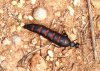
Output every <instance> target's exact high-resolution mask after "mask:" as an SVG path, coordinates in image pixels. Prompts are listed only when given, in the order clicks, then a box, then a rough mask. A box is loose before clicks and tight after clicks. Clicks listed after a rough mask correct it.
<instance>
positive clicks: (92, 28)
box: [87, 0, 98, 60]
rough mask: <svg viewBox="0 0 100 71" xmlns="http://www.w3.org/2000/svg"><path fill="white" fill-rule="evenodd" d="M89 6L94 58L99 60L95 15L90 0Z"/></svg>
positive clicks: (88, 1) (88, 0)
mask: <svg viewBox="0 0 100 71" xmlns="http://www.w3.org/2000/svg"><path fill="white" fill-rule="evenodd" d="M87 5H88V11H89V23H90V30H91V36H92V46H93V52H94V58H95V60H97V58H98V56H97V51H96V43H95V33H94V23H93V13H92V9H91V4H90V0H87Z"/></svg>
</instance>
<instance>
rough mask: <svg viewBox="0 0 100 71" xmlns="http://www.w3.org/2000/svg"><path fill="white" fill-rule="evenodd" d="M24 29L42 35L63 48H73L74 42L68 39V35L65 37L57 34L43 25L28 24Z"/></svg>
mask: <svg viewBox="0 0 100 71" xmlns="http://www.w3.org/2000/svg"><path fill="white" fill-rule="evenodd" d="M24 28H26V29H28V30H30V31H32V32H36V33H38V34H40V35H42V36H43V37H45V38H47V39H48V40H50V41H51V42H53V43H55V44H57V45H59V46H61V47H67V46H71V43H72V42H71V41H70V39H69V38H68V36H67V35H66V36H65V35H62V34H60V33H57V32H55V31H53V30H51V29H49V28H47V27H45V26H43V25H39V24H27V25H25V26H24ZM74 45H75V44H74ZM74 45H73V46H74Z"/></svg>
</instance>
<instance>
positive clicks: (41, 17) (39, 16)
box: [33, 7, 47, 21]
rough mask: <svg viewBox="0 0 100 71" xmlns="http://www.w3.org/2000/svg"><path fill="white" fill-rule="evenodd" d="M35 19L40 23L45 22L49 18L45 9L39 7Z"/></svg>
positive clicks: (35, 12)
mask: <svg viewBox="0 0 100 71" xmlns="http://www.w3.org/2000/svg"><path fill="white" fill-rule="evenodd" d="M33 17H34V18H35V19H36V20H39V21H41V20H44V19H45V18H46V17H47V10H46V9H45V8H43V7H39V8H37V9H35V10H34V13H33Z"/></svg>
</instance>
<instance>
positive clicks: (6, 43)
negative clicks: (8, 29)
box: [3, 38, 11, 45]
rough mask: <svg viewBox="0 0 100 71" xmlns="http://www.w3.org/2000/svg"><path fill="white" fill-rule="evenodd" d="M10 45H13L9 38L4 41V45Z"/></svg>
mask: <svg viewBox="0 0 100 71" xmlns="http://www.w3.org/2000/svg"><path fill="white" fill-rule="evenodd" d="M10 44H11V41H10V40H9V39H8V38H5V39H4V40H3V45H10Z"/></svg>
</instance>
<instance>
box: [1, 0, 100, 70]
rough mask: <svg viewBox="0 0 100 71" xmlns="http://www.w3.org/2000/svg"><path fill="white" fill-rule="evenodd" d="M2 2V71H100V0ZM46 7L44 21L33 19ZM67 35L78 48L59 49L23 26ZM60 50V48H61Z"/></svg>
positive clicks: (19, 0)
mask: <svg viewBox="0 0 100 71" xmlns="http://www.w3.org/2000/svg"><path fill="white" fill-rule="evenodd" d="M89 1H90V0H86V1H85V0H0V71H99V70H100V1H99V0H91V2H90V3H89ZM39 7H43V8H44V9H45V10H46V11H47V16H46V18H45V19H43V20H36V19H34V17H33V12H34V11H35V9H37V8H39ZM30 23H36V24H41V25H44V26H46V27H48V28H50V29H52V30H54V31H57V32H59V33H62V34H63V33H66V34H68V37H69V38H70V39H71V40H72V41H75V42H79V43H80V47H79V48H74V47H73V48H72V47H66V48H65V47H59V46H57V45H56V44H54V43H52V42H50V41H48V40H47V39H45V38H43V37H42V36H40V35H39V34H36V33H33V32H30V31H28V30H26V29H24V28H23V27H22V26H24V25H25V24H30ZM58 47H59V48H58Z"/></svg>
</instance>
